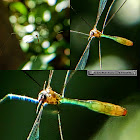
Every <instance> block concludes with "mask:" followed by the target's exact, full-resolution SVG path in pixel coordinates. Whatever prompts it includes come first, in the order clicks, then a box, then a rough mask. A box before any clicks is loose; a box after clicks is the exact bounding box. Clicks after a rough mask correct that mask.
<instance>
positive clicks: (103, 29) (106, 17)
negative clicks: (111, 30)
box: [102, 0, 115, 33]
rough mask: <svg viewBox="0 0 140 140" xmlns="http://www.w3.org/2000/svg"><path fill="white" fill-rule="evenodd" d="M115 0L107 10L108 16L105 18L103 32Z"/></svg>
mask: <svg viewBox="0 0 140 140" xmlns="http://www.w3.org/2000/svg"><path fill="white" fill-rule="evenodd" d="M114 2H115V0H113V1H112V3H111V5H110V6H109V8H108V11H107V14H106V17H105V20H104V24H103V28H102V33H103V31H104V27H105V24H106V20H107V18H108V15H109V12H110V10H111V8H112V6H113V4H114Z"/></svg>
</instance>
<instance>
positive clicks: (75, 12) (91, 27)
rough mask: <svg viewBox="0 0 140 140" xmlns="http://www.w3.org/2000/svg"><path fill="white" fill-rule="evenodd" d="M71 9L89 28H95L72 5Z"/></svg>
mask: <svg viewBox="0 0 140 140" xmlns="http://www.w3.org/2000/svg"><path fill="white" fill-rule="evenodd" d="M70 7H71V9H72V10H73V11H74V13H75V14H77V15H78V16H79V17H80V18H81V19H82V20H83V21H84V22H85V23H86V24H87V25H88V26H89V27H91V28H93V27H92V26H91V25H90V24H89V23H88V22H87V21H86V20H85V19H84V18H83V17H82V16H81V15H80V14H78V13H77V12H76V10H75V9H74V8H73V7H72V6H71V5H70Z"/></svg>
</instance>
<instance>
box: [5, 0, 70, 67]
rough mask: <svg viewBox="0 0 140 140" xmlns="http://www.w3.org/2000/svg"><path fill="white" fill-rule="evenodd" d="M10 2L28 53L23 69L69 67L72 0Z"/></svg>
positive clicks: (10, 18) (12, 14) (13, 22)
mask: <svg viewBox="0 0 140 140" xmlns="http://www.w3.org/2000/svg"><path fill="white" fill-rule="evenodd" d="M7 5H8V6H9V12H10V17H9V20H10V22H11V24H12V27H13V29H14V32H15V33H16V35H17V38H18V39H19V41H20V47H21V49H22V51H23V52H24V53H25V54H26V60H27V61H26V62H25V63H24V64H21V66H20V68H19V69H30V70H31V69H32V70H41V69H42V70H43V69H69V66H70V60H69V55H70V49H69V27H70V16H69V1H66V0H53V1H50V0H48V1H47V0H24V1H21V2H19V1H18V2H10V3H7ZM27 35H28V36H27Z"/></svg>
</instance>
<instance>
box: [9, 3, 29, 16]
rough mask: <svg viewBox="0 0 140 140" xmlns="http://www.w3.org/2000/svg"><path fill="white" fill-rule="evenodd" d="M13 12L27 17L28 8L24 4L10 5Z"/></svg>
mask: <svg viewBox="0 0 140 140" xmlns="http://www.w3.org/2000/svg"><path fill="white" fill-rule="evenodd" d="M10 9H11V10H16V11H18V12H20V13H21V14H23V15H27V8H26V6H25V5H24V4H23V3H22V2H14V3H12V4H11V5H10Z"/></svg>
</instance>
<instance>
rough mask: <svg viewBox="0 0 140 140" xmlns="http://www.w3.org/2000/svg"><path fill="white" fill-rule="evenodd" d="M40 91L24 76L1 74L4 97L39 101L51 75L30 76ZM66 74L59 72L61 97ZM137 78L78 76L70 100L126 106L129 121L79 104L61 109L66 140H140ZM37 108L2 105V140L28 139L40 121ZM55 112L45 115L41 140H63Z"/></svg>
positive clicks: (70, 86) (35, 73) (47, 111)
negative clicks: (37, 116)
mask: <svg viewBox="0 0 140 140" xmlns="http://www.w3.org/2000/svg"><path fill="white" fill-rule="evenodd" d="M27 73H28V74H29V75H30V76H31V77H32V78H33V79H35V80H36V81H37V82H38V83H39V84H40V85H41V87H40V86H38V85H37V84H36V83H35V82H34V81H33V80H32V79H31V78H30V77H28V76H27V75H25V73H24V72H23V71H0V75H1V80H0V98H3V97H4V96H5V95H6V94H8V93H15V94H18V95H26V96H30V97H33V98H37V96H38V93H39V92H40V91H41V90H42V88H43V84H44V81H45V80H48V74H49V71H27ZM65 74H66V71H59V70H58V71H55V72H54V75H53V79H52V84H51V86H52V88H53V90H55V91H56V92H58V93H60V91H61V87H62V85H63V82H64V77H65ZM138 80H139V79H138V77H87V75H86V71H78V72H76V73H75V75H74V76H73V77H72V79H71V80H70V82H69V83H68V85H67V89H66V92H65V97H68V98H73V99H85V100H88V99H90V100H94V99H95V100H99V101H104V102H110V103H114V104H118V105H121V106H123V107H125V108H127V110H128V114H127V115H126V116H125V117H124V116H123V117H111V116H107V115H104V114H100V113H96V112H93V111H90V110H88V109H86V108H83V107H80V106H75V105H68V104H67V105H65V104H63V105H60V106H59V108H60V114H61V123H62V130H63V136H64V140H72V139H73V140H77V139H80V140H93V139H94V140H96V139H97V140H100V139H101V140H102V139H104V140H112V139H114V140H129V139H128V136H129V138H130V139H133V140H139V138H140V135H139V130H140V127H139V124H140V96H139V94H140V88H139V81H138ZM36 107H37V105H35V104H32V103H28V102H24V101H15V100H8V101H6V102H5V103H3V104H0V135H1V139H2V140H9V139H10V140H24V139H26V138H27V136H28V134H29V132H30V130H31V128H32V125H33V122H34V120H35V118H36V113H35V111H36ZM56 109H57V108H56V107H55V106H53V105H48V106H47V107H45V108H44V110H43V115H42V119H41V123H40V139H41V140H46V139H48V140H59V139H60V135H59V129H58V121H57V114H56V112H55V111H56Z"/></svg>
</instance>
